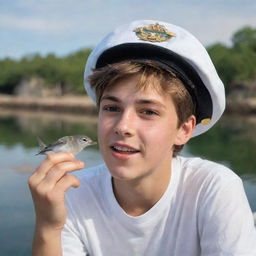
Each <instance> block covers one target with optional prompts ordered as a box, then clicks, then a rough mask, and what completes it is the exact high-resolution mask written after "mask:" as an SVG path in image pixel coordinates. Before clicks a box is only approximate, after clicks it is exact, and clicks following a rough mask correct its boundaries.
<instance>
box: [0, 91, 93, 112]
mask: <svg viewBox="0 0 256 256" xmlns="http://www.w3.org/2000/svg"><path fill="white" fill-rule="evenodd" d="M1 109H8V110H15V111H19V110H28V111H48V112H58V113H72V114H86V115H96V114H97V108H96V106H95V105H94V103H93V102H92V101H91V100H90V98H88V97H87V96H61V97H58V98H57V97H44V98H35V97H21V96H9V95H0V111H1Z"/></svg>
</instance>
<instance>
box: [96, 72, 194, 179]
mask: <svg viewBox="0 0 256 256" xmlns="http://www.w3.org/2000/svg"><path fill="white" fill-rule="evenodd" d="M137 80H138V76H132V77H129V78H127V79H122V80H119V81H118V82H116V84H114V85H113V86H111V88H107V89H106V90H105V91H104V93H103V95H102V98H101V102H100V110H99V126H98V136H99V146H100V150H101V153H102V155H103V158H104V160H105V162H106V164H107V166H108V168H109V170H110V172H111V175H112V176H113V177H114V179H121V180H137V179H140V178H143V177H146V176H147V177H149V176H150V175H151V176H152V177H157V176H156V175H163V174H166V172H168V173H169V172H170V164H171V159H172V148H173V145H174V144H177V145H182V144H184V143H185V142H186V141H187V140H188V139H189V137H190V136H191V134H188V130H187V129H188V127H187V126H186V125H185V126H184V125H182V126H181V127H180V128H177V123H178V117H177V114H176V110H175V107H174V104H173V101H172V99H171V97H170V95H166V94H164V93H163V94H162V93H161V94H160V93H159V92H157V91H156V90H153V89H151V88H150V87H149V88H146V89H145V90H143V91H141V90H138V89H137V87H136V84H137ZM190 126H191V124H190ZM190 126H189V127H190ZM192 126H193V125H192ZM192 126H191V127H192ZM191 133H192V131H191ZM158 177H159V176H158Z"/></svg>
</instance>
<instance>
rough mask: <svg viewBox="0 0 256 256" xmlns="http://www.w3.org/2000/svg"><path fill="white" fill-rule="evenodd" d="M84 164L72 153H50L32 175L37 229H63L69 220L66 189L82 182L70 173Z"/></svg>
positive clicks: (31, 185) (30, 185) (31, 182)
mask: <svg viewBox="0 0 256 256" xmlns="http://www.w3.org/2000/svg"><path fill="white" fill-rule="evenodd" d="M83 167H84V163H83V162H81V161H78V160H76V159H75V157H74V155H73V154H71V153H63V152H61V153H54V154H50V155H48V156H47V157H46V159H45V160H44V161H43V162H42V163H41V165H40V166H39V167H38V168H37V169H36V171H35V172H34V174H33V175H32V176H31V177H30V178H29V180H28V184H29V188H30V190H31V194H32V197H33V201H34V207H35V212H36V230H41V231H42V230H44V231H46V230H48V231H49V232H50V231H54V230H55V231H57V230H59V231H61V230H62V228H63V226H64V224H65V221H66V208H65V204H64V194H65V191H67V189H69V188H70V187H78V186H79V185H80V182H79V180H78V179H77V178H76V177H75V176H73V175H69V174H68V173H69V172H72V171H75V170H79V169H82V168H83ZM39 232H40V231H39Z"/></svg>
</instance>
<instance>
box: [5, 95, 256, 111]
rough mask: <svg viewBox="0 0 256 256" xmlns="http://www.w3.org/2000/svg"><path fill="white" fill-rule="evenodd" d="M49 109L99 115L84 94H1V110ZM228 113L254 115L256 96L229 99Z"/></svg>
mask: <svg viewBox="0 0 256 256" xmlns="http://www.w3.org/2000/svg"><path fill="white" fill-rule="evenodd" d="M1 109H5V110H15V111H21V110H23V111H24V110H26V111H33V112H35V111H41V112H42V111H47V112H56V113H70V114H75V115H76V114H77V115H81V114H83V115H84V114H85V115H89V116H96V115H97V108H96V106H95V104H94V103H93V102H92V100H91V99H90V98H89V97H88V96H86V95H84V96H82V95H79V96H77V95H69V96H61V97H44V98H42V97H28V96H26V97H23V96H9V95H4V94H0V111H1ZM225 113H226V114H241V115H252V114H256V98H248V99H246V100H235V101H232V100H230V99H227V105H226V110H225Z"/></svg>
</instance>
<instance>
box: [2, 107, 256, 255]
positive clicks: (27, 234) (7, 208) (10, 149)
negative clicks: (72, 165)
mask: <svg viewBox="0 0 256 256" xmlns="http://www.w3.org/2000/svg"><path fill="white" fill-rule="evenodd" d="M0 123H1V125H0V174H1V179H0V229H1V232H0V255H1V256H2V255H3V256H6V255H8V256H19V255H30V254H31V250H30V247H31V241H32V234H33V225H34V213H33V205H32V201H31V197H30V193H29V190H28V187H27V179H28V177H29V175H30V174H31V172H32V171H33V170H34V168H35V167H36V166H37V165H38V164H39V163H40V161H41V160H42V159H43V157H42V156H35V154H36V153H37V151H38V146H37V142H36V136H40V137H41V138H42V139H45V140H46V142H47V143H48V142H52V141H54V140H56V139H57V138H59V137H61V136H64V135H71V134H87V135H88V136H90V137H91V138H93V139H97V135H96V126H97V122H96V120H91V119H90V118H86V117H75V116H67V115H57V116H56V115H53V114H51V115H50V114H42V113H41V114H38V113H37V114H29V113H20V112H19V113H18V114H17V113H12V112H9V113H1V115H0ZM255 130H256V118H241V117H225V118H223V119H222V120H221V121H220V122H219V124H218V125H216V126H215V127H214V128H213V129H212V130H211V131H209V132H208V133H206V134H205V135H203V136H199V137H198V138H194V139H192V140H191V141H190V143H189V144H188V145H187V146H186V148H185V149H184V152H183V154H184V155H197V156H201V157H204V158H208V159H210V160H214V161H217V162H220V163H223V164H225V165H227V166H229V167H230V168H231V169H233V170H234V171H235V172H236V173H237V174H239V175H240V176H241V177H242V179H243V180H244V186H245V190H246V193H247V197H248V200H249V203H250V205H251V208H252V210H253V211H256V157H255V149H256V134H255ZM78 159H80V160H84V161H85V162H86V165H87V167H90V166H93V165H96V164H98V163H100V162H102V160H101V156H100V154H99V152H98V149H97V147H91V148H88V149H86V150H85V151H83V152H82V153H80V154H79V155H78Z"/></svg>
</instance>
